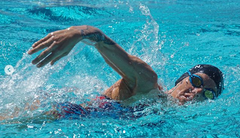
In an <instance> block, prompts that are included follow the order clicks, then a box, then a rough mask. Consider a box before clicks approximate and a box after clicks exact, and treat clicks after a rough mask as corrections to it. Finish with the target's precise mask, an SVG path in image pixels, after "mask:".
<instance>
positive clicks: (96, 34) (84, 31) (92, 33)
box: [69, 25, 105, 42]
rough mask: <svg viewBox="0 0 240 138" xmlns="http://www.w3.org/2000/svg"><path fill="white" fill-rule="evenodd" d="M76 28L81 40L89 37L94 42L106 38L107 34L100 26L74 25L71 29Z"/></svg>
mask: <svg viewBox="0 0 240 138" xmlns="http://www.w3.org/2000/svg"><path fill="white" fill-rule="evenodd" d="M72 29H73V30H75V31H76V35H77V36H78V38H79V39H80V40H83V39H88V40H90V41H94V42H102V41H104V40H105V35H104V34H103V33H102V31H101V30H99V29H98V28H95V27H92V26H88V25H83V26H72V27H70V28H69V30H72Z"/></svg>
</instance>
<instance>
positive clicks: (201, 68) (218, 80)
mask: <svg viewBox="0 0 240 138" xmlns="http://www.w3.org/2000/svg"><path fill="white" fill-rule="evenodd" d="M189 71H190V72H191V74H195V73H204V74H206V75H208V76H209V77H210V78H211V79H212V80H213V81H214V82H215V84H216V86H217V94H216V96H219V95H220V94H221V93H222V90H223V88H224V82H223V73H222V72H221V71H220V70H219V69H218V68H217V67H215V66H212V65H207V64H198V65H196V66H194V67H193V68H191V69H190V70H189ZM188 76H189V75H188V73H187V72H186V73H184V74H183V75H182V76H181V77H180V78H179V79H178V80H177V81H176V82H175V85H177V84H178V83H179V82H181V81H182V80H183V79H184V78H186V77H188Z"/></svg>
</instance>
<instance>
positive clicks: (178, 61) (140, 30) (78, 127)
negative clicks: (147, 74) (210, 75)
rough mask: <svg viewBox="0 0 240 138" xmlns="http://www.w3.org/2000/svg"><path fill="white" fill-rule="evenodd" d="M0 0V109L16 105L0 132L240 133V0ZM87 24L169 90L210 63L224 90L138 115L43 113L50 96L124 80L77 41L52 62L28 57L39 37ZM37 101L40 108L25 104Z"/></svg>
mask: <svg viewBox="0 0 240 138" xmlns="http://www.w3.org/2000/svg"><path fill="white" fill-rule="evenodd" d="M0 3H1V5H0V27H1V33H0V47H1V53H0V62H1V64H0V82H1V83H0V113H2V114H4V113H5V114H11V113H12V112H14V109H15V110H16V107H18V110H19V117H16V118H15V119H14V120H12V121H9V122H12V123H7V124H1V125H0V137H209V138H212V137H214V138H215V137H240V129H239V128H240V109H239V107H240V102H239V98H240V94H239V92H240V86H239V80H240V64H239V61H240V14H239V13H240V8H239V4H240V2H239V1H238V0H208V1H207V0H202V1H198V0H191V1H190V0H161V1H150V0H149V1H144V0H141V1H137V0H132V1H129V0H123V1H114V0H101V1H95V2H94V1H89V2H86V1H81V0H72V1H71V0H69V1H57V0H54V1H50V0H49V1H47V0H41V1H39V0H38V1H37V0H31V1H26V0H22V1H16V0H15V1H10V0H9V1H1V2H0ZM84 24H88V25H93V26H96V27H98V28H100V29H101V30H102V31H103V32H105V33H106V34H107V35H108V36H109V37H111V38H112V39H113V40H115V41H116V42H117V43H119V44H120V45H121V46H122V47H123V48H124V49H125V50H126V51H127V52H129V53H130V54H132V55H136V56H139V57H140V58H141V59H143V60H144V61H145V62H147V63H148V64H150V65H151V66H152V67H153V69H154V70H155V71H156V72H157V73H158V76H159V83H162V84H163V86H164V89H165V90H167V89H170V88H171V87H173V86H174V82H175V80H176V79H177V78H178V77H179V76H180V75H181V74H182V73H183V72H185V71H186V70H188V69H189V68H190V67H192V66H194V65H196V64H199V63H206V64H213V65H215V66H217V67H219V68H220V69H221V70H222V71H223V73H224V78H225V89H224V91H223V94H222V95H221V96H220V97H219V98H218V99H217V100H215V101H205V102H203V103H193V104H190V103H189V104H186V105H185V106H176V105H175V106H174V105H173V106H169V107H163V106H162V105H161V103H160V102H159V103H156V104H154V105H152V106H151V107H148V108H146V109H145V110H143V111H139V112H136V113H135V114H138V113H142V114H144V116H142V117H141V118H138V119H127V118H120V119H115V118H112V117H111V116H107V117H99V118H93V117H92V118H91V117H89V118H82V119H75V120H70V119H62V120H58V121H49V120H48V119H46V118H42V119H41V118H39V116H38V115H40V114H41V113H42V112H44V111H48V110H49V109H50V108H51V104H52V103H55V102H64V101H69V102H72V103H77V104H80V103H84V102H86V101H88V99H89V97H90V98H92V97H95V96H96V95H98V94H100V93H101V92H103V91H104V90H105V89H106V88H108V87H109V86H111V85H112V84H113V83H114V82H115V81H116V80H118V79H119V78H120V76H118V74H117V73H115V72H114V71H113V70H112V69H111V68H110V67H109V66H108V65H107V64H106V63H105V62H104V60H103V59H102V57H101V56H100V55H99V54H98V52H97V51H96V50H95V49H94V47H91V46H86V45H84V44H82V43H79V44H78V45H77V46H76V47H75V48H74V49H73V51H72V52H71V53H70V54H69V55H68V56H67V57H65V58H64V59H62V60H60V61H59V62H58V63H57V64H56V65H54V66H50V65H48V66H46V67H44V68H42V69H38V68H36V67H35V66H33V65H31V60H32V59H34V57H35V56H36V55H37V54H35V55H31V56H29V55H27V54H26V51H28V50H29V49H30V46H31V45H32V44H33V43H34V42H35V41H37V40H38V39H40V38H42V37H44V36H45V35H47V34H48V33H50V32H52V31H55V30H59V29H65V28H68V27H69V26H75V25H84ZM6 65H12V66H13V67H14V69H15V72H14V73H13V74H12V75H7V74H5V72H4V68H5V66H6ZM36 99H38V100H40V101H41V103H42V106H41V108H39V109H38V110H34V111H31V110H24V107H25V106H26V103H32V102H33V101H34V100H36ZM169 104H171V103H169ZM17 121H19V122H17ZM13 122H15V123H13ZM5 123H6V122H5Z"/></svg>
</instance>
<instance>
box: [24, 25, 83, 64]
mask: <svg viewBox="0 0 240 138" xmlns="http://www.w3.org/2000/svg"><path fill="white" fill-rule="evenodd" d="M83 27H84V26H82V27H80V28H79V29H81V28H83ZM79 34H80V35H79ZM81 40H82V36H81V33H79V30H77V29H74V27H70V28H68V29H65V30H60V31H56V32H52V33H50V34H48V35H47V36H46V37H44V38H43V39H41V40H39V41H37V42H36V43H34V44H33V45H32V47H33V49H31V50H29V51H28V54H33V53H36V52H38V51H39V50H42V49H44V48H47V49H45V50H44V51H43V52H42V53H41V54H40V55H38V56H37V57H36V58H35V59H34V60H33V61H32V64H37V67H43V66H44V65H46V64H48V63H49V62H51V65H53V64H54V63H55V62H56V61H58V60H59V59H61V58H62V57H64V56H66V55H68V53H69V52H70V51H71V50H72V48H73V47H74V46H75V45H76V44H77V43H78V42H79V41H81Z"/></svg>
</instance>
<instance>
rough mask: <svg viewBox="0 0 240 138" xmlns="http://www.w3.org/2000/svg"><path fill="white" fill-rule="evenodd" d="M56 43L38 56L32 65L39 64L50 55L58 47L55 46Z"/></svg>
mask: <svg viewBox="0 0 240 138" xmlns="http://www.w3.org/2000/svg"><path fill="white" fill-rule="evenodd" d="M55 43H56V42H53V43H52V45H51V46H50V47H49V48H48V49H46V50H45V51H43V52H42V53H41V54H40V55H39V56H37V57H36V58H35V59H34V60H33V61H32V64H37V63H38V62H39V61H41V60H42V59H44V58H45V57H46V56H47V55H48V54H49V53H51V52H52V51H53V50H54V49H55V48H53V47H56V45H55Z"/></svg>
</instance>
